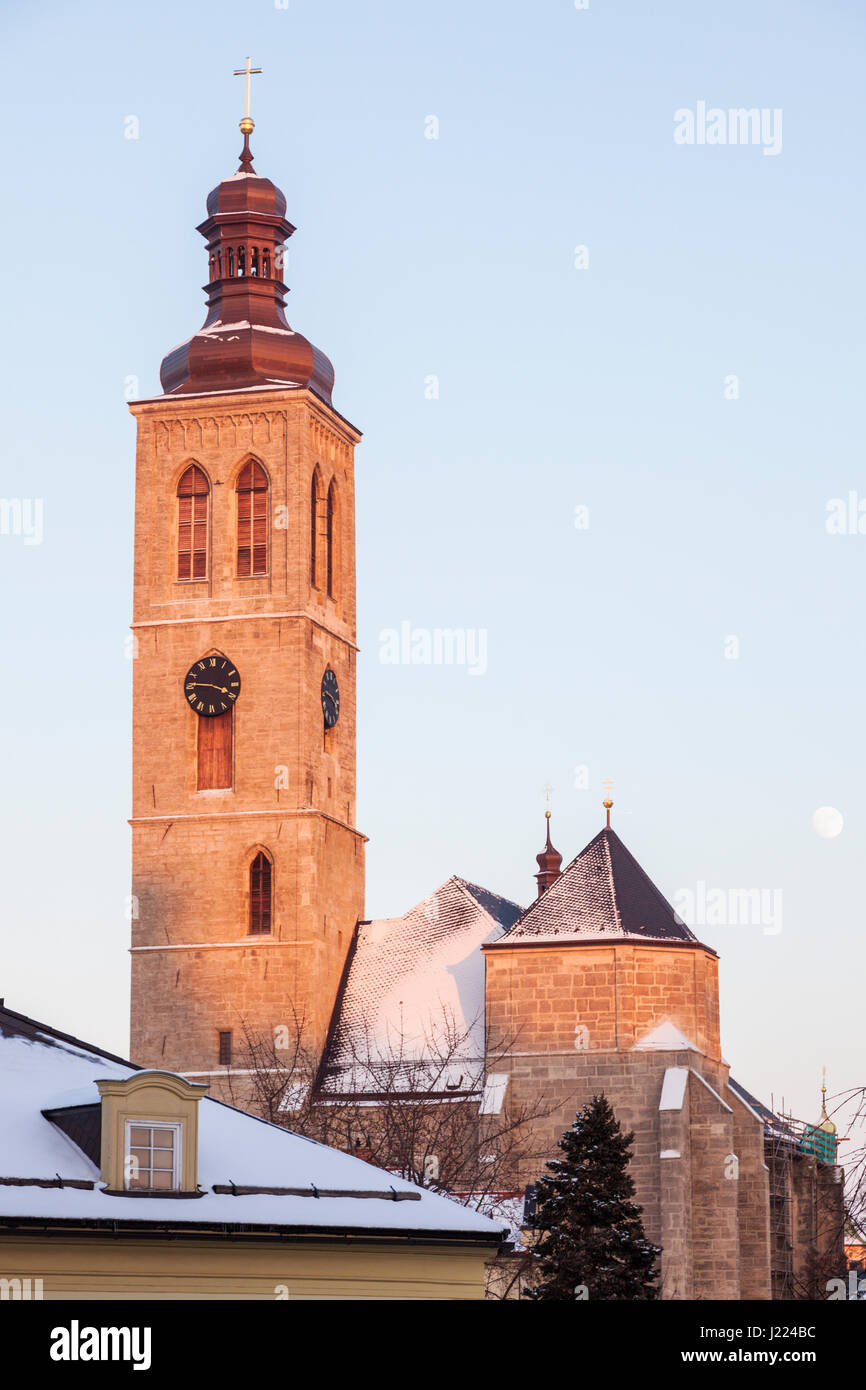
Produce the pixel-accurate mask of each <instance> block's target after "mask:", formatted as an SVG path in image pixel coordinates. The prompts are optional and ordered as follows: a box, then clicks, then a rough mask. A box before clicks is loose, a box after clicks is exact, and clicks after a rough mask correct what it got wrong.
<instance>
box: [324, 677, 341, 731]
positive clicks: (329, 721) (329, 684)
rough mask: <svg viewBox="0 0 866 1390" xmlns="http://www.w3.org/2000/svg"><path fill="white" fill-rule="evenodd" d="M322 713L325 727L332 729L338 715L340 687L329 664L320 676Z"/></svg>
mask: <svg viewBox="0 0 866 1390" xmlns="http://www.w3.org/2000/svg"><path fill="white" fill-rule="evenodd" d="M322 714H323V715H324V716H325V728H326V729H333V727H334V725H335V724H336V722H337V720H338V719H339V717H340V687H339V686H338V684H337V677H336V676H335V675H334V673H333V671H332V670H331V668H330V666H329V667H328V669H327V671H326V672H325V674H324V675H323V676H322Z"/></svg>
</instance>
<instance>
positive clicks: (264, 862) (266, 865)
mask: <svg viewBox="0 0 866 1390" xmlns="http://www.w3.org/2000/svg"><path fill="white" fill-rule="evenodd" d="M271 867H272V866H271V861H270V859H269V858H268V856H267V855H266V854H265V853H264V852H263V851H262V850H259V853H258V854H257V855H256V857H255V859H254V860H253V862H252V864H251V865H250V932H251V933H252V934H253V935H260V934H261V933H262V932H269V931H270V930H271Z"/></svg>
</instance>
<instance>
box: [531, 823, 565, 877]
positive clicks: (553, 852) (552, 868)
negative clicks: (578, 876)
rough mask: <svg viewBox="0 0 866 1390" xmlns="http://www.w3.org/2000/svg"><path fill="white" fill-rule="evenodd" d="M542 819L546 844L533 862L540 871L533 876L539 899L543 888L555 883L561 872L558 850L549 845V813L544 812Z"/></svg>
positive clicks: (560, 859) (560, 857)
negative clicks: (544, 822)
mask: <svg viewBox="0 0 866 1390" xmlns="http://www.w3.org/2000/svg"><path fill="white" fill-rule="evenodd" d="M544 818H545V820H546V822H547V843H546V844H545V846H544V849H543V850H542V851H541V853H540V854H537V855H536V856H535V862H536V863H537V865H538V868H539V870H540V872H539V873H537V874H536V875H535V882H536V883H537V884H538V896H539V898H540V897H541V895H542V893H543V892H544V890H545V888H549V887H550V885H551V883H555V882H556V880H557V879H558V878H559V875H560V873H561V871H562V855H561V854H560V852H559V850H558V849H554V847H553V845H552V844H551V843H550V812H549V811H545V813H544Z"/></svg>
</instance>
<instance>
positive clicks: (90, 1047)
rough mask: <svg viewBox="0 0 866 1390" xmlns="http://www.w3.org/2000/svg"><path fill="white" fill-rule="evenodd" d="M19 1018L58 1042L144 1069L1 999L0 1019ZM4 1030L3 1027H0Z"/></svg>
mask: <svg viewBox="0 0 866 1390" xmlns="http://www.w3.org/2000/svg"><path fill="white" fill-rule="evenodd" d="M4 1016H6V1017H7V1018H14V1019H18V1020H19V1022H21V1023H29V1024H30V1027H31V1028H32V1029H34V1031H35V1032H38V1033H44V1034H46V1036H48V1037H52V1038H56V1039H57V1040H58V1042H66V1043H72V1044H73V1046H74V1047H80V1048H82V1049H83V1050H84V1051H85V1052H91V1053H93V1055H94V1056H96V1057H104V1058H105V1059H106V1061H108V1062H120V1064H121V1066H124V1067H132V1069H133V1071H144V1070H146V1068H144V1067H142V1066H141V1065H140V1064H139V1063H138V1062H131V1061H130V1060H129V1058H128V1057H118V1055H117V1053H116V1052H106V1050H105V1048H104V1047H97V1046H96V1045H95V1043H89V1042H85V1041H84V1039H83V1038H77V1037H76V1036H75V1034H74V1033H62V1032H61V1031H60V1029H59V1028H52V1027H51V1024H50V1023H42V1022H41V1021H40V1019H38V1018H31V1017H30V1015H29V1014H20V1013H18V1011H17V1010H16V1009H10V1008H9V1007H8V1006H7V1004H6V1001H5V1000H3V999H0V1021H2V1019H3V1017H4ZM0 1031H2V1027H0ZM19 1036H23V1037H26V1036H27V1035H26V1033H23V1034H21V1033H19Z"/></svg>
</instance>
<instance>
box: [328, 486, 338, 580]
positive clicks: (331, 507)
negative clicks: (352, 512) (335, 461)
mask: <svg viewBox="0 0 866 1390" xmlns="http://www.w3.org/2000/svg"><path fill="white" fill-rule="evenodd" d="M326 521H327V530H326V535H327V549H328V564H327V579H328V598H334V597H336V576H337V555H336V543H337V485H336V483H335V482H334V480H333V478H332V479H331V486H330V487H329V488H328V508H327V518H326Z"/></svg>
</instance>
